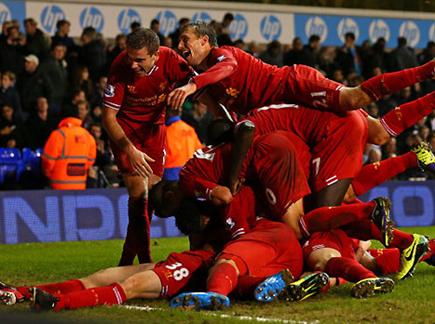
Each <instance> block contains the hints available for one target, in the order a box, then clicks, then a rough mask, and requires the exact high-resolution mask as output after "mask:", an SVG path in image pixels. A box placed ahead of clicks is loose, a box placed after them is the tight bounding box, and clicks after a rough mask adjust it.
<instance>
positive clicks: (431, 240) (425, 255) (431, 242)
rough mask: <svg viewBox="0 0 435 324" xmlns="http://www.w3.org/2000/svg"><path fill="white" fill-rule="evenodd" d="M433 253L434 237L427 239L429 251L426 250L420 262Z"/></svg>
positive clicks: (434, 246) (434, 247)
mask: <svg viewBox="0 0 435 324" xmlns="http://www.w3.org/2000/svg"><path fill="white" fill-rule="evenodd" d="M434 254H435V239H430V240H429V251H427V252H426V253H425V254H424V255H423V257H422V258H421V260H420V262H423V261H424V260H426V259H429V258H430V257H432V256H433V255H434Z"/></svg>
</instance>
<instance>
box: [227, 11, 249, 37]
mask: <svg viewBox="0 0 435 324" xmlns="http://www.w3.org/2000/svg"><path fill="white" fill-rule="evenodd" d="M248 28H249V26H248V21H247V20H246V18H245V16H243V15H241V14H239V13H236V14H235V15H234V20H233V21H232V22H231V24H230V27H229V30H230V38H231V39H232V40H233V41H235V40H237V39H244V38H245V37H246V35H247V34H248Z"/></svg>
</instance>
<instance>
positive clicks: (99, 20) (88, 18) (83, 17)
mask: <svg viewBox="0 0 435 324" xmlns="http://www.w3.org/2000/svg"><path fill="white" fill-rule="evenodd" d="M80 27H82V28H85V27H94V28H95V30H96V31H97V32H101V31H102V30H103V27H104V16H103V14H102V13H101V11H100V10H99V9H98V8H96V7H87V8H85V9H83V10H82V12H81V13H80Z"/></svg>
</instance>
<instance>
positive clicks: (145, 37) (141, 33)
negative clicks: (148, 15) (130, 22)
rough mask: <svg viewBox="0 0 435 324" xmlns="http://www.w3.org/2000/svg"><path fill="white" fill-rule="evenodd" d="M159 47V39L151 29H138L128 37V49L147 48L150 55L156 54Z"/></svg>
mask: <svg viewBox="0 0 435 324" xmlns="http://www.w3.org/2000/svg"><path fill="white" fill-rule="evenodd" d="M159 46H160V40H159V37H158V36H157V34H156V33H155V32H153V31H152V30H151V29H148V28H138V29H136V30H135V31H133V32H131V33H130V34H128V35H127V47H129V48H132V49H141V48H144V47H146V48H147V49H148V54H149V55H153V54H155V53H156V52H157V51H158V50H159Z"/></svg>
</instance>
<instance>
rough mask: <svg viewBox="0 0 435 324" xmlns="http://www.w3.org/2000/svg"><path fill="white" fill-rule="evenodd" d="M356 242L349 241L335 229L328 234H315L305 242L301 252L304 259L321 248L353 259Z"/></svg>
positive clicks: (348, 238) (340, 231)
mask: <svg viewBox="0 0 435 324" xmlns="http://www.w3.org/2000/svg"><path fill="white" fill-rule="evenodd" d="M356 242H357V240H353V239H351V238H350V237H349V236H347V234H346V233H345V232H344V231H342V230H340V229H335V230H331V231H328V232H315V233H313V234H312V235H311V236H310V238H309V239H308V241H306V242H305V244H304V246H303V248H302V250H303V253H304V259H305V260H307V258H308V257H309V256H310V254H311V253H312V252H314V251H316V250H319V249H323V248H330V249H334V250H337V251H338V252H340V254H341V256H342V257H346V258H352V259H353V258H355V248H357V247H358V246H355V244H356Z"/></svg>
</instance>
